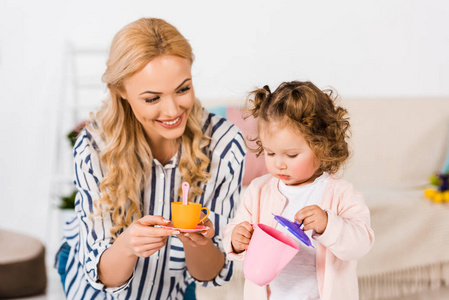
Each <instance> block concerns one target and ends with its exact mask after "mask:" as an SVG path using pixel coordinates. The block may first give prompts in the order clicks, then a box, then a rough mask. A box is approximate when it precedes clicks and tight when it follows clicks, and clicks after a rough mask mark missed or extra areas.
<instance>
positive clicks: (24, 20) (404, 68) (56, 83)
mask: <svg viewBox="0 0 449 300" xmlns="http://www.w3.org/2000/svg"><path fill="white" fill-rule="evenodd" d="M144 16H151V17H160V18H164V19H166V20H167V21H169V22H171V23H172V24H174V25H175V26H177V27H178V28H179V30H180V31H181V32H182V33H183V34H184V35H185V36H186V37H187V38H188V39H189V40H190V42H191V43H192V46H193V48H194V52H195V54H196V57H197V59H196V61H195V64H194V76H195V88H196V92H197V96H198V97H199V98H200V99H202V100H203V102H204V103H206V104H208V105H211V104H213V103H220V102H221V101H223V100H224V99H233V100H240V99H243V98H244V96H245V93H246V92H247V91H249V90H251V89H252V88H254V87H255V86H256V85H259V86H260V85H263V84H270V85H271V86H272V87H273V88H274V87H275V86H276V85H277V84H278V83H280V82H281V81H284V80H293V79H300V80H304V79H308V80H312V81H314V82H315V83H317V84H318V85H319V86H320V87H327V86H332V87H334V88H336V89H337V90H338V91H339V93H340V94H341V95H342V96H343V97H383V96H388V97H402V96H406V97H415V96H436V97H439V96H445V97H447V96H449V31H448V28H449V22H448V20H449V2H447V1H443V0H441V1H437V0H429V1H418V0H415V1H405V0H403V1H391V0H378V1H358V0H343V1H331V0H323V1H299V0H283V1H270V0H258V1H254V0H251V1H248V0H243V1H242V0H228V1H221V2H218V1H210V0H193V1H181V0H172V1H160V0H159V1H149V0H146V1H143V0H141V1H119V0H108V1H106V0H101V1H100V0H95V1H92V0H90V1H86V0H77V1H58V0H41V1H33V0H0V92H1V96H2V100H1V101H2V105H1V109H0V141H1V147H0V149H1V150H0V151H1V152H0V170H1V172H0V191H1V196H0V228H11V229H15V230H18V231H22V232H28V233H30V234H32V235H34V236H37V237H39V238H40V239H42V240H43V241H46V240H48V236H47V234H46V232H48V231H46V225H47V224H49V223H48V222H46V221H42V220H46V219H49V218H50V213H49V212H50V210H49V193H50V191H49V187H50V179H49V178H50V175H51V173H52V168H53V164H54V159H53V157H54V155H55V151H54V150H55V143H56V139H57V137H56V132H57V128H56V120H57V112H58V105H59V104H60V103H61V101H62V99H63V98H64V97H65V96H66V94H65V89H64V84H65V82H66V78H65V77H64V76H65V74H66V73H64V66H65V63H64V49H65V46H66V43H67V42H71V43H73V44H75V45H80V46H94V47H107V46H108V44H109V42H110V41H111V39H112V37H113V35H114V34H115V33H116V32H117V31H118V30H119V29H120V28H121V27H123V26H124V25H125V24H127V23H129V22H131V21H133V20H135V19H137V18H140V17H144ZM92 101H98V99H92Z"/></svg>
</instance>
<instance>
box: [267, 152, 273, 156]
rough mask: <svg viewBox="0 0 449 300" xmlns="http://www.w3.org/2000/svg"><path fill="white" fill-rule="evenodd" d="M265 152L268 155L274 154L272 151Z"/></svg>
mask: <svg viewBox="0 0 449 300" xmlns="http://www.w3.org/2000/svg"><path fill="white" fill-rule="evenodd" d="M266 154H267V155H268V156H274V153H271V152H266Z"/></svg>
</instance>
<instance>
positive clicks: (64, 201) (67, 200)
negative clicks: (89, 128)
mask: <svg viewBox="0 0 449 300" xmlns="http://www.w3.org/2000/svg"><path fill="white" fill-rule="evenodd" d="M87 123H88V121H82V122H80V123H79V124H78V125H76V126H75V128H74V129H73V130H72V131H70V132H69V133H68V134H67V135H66V137H67V139H68V140H69V142H70V145H71V146H72V148H73V147H74V146H75V143H76V139H77V138H78V135H79V133H80V132H81V130H83V128H84V127H85V126H86V125H87ZM75 197H76V189H73V191H72V192H71V193H70V194H68V195H66V196H62V197H61V202H60V204H59V206H58V208H60V209H67V210H73V209H74V208H75Z"/></svg>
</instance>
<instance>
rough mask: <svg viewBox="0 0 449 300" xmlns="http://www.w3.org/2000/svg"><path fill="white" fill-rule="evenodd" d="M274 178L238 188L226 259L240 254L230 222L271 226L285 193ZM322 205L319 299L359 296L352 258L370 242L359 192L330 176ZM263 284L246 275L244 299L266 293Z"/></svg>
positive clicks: (316, 237)
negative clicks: (323, 223) (240, 190)
mask: <svg viewBox="0 0 449 300" xmlns="http://www.w3.org/2000/svg"><path fill="white" fill-rule="evenodd" d="M278 184H279V179H277V178H275V177H272V176H271V175H270V174H267V175H264V176H262V177H259V178H256V179H254V180H253V181H252V182H251V184H250V185H249V186H248V188H247V190H246V191H245V193H244V194H243V197H242V201H241V204H240V206H239V208H238V209H237V212H236V216H235V217H234V219H232V220H231V222H230V223H229V224H228V225H227V226H226V227H225V228H224V231H223V246H224V249H225V252H226V253H227V256H228V258H229V259H235V260H243V258H244V255H245V252H243V253H240V254H236V253H234V252H233V250H232V246H231V234H232V230H233V229H234V227H235V226H236V225H237V224H239V223H240V222H243V221H248V222H250V223H263V224H267V225H270V226H272V227H275V226H276V224H277V222H276V220H275V219H274V218H273V215H272V214H271V213H273V214H276V215H280V214H281V213H282V211H283V210H284V208H285V205H286V202H287V199H286V198H285V197H284V196H283V195H282V194H281V193H280V192H279V189H278ZM320 206H321V208H323V209H324V210H326V212H327V214H328V223H327V228H326V230H325V231H324V232H323V234H321V235H318V234H313V235H312V237H313V239H314V240H315V241H317V242H318V243H317V254H316V270H317V280H318V287H319V292H320V297H321V299H323V300H340V299H341V300H350V299H354V300H356V299H359V297H358V282H357V259H359V258H361V257H362V256H364V255H366V254H367V253H368V251H369V250H370V249H371V247H372V245H373V243H374V232H373V230H372V229H371V228H370V213H369V210H368V207H367V206H366V204H365V202H364V200H363V197H362V195H361V194H360V193H359V192H357V191H356V190H355V189H354V187H353V186H352V184H350V183H349V182H347V181H345V180H343V179H336V178H333V177H330V178H329V181H328V183H327V185H326V188H325V190H324V194H323V199H322V201H321V205H320ZM267 291H268V289H267V286H264V287H259V286H257V285H255V284H253V283H251V282H250V281H248V280H245V288H244V299H261V300H263V299H268V294H267Z"/></svg>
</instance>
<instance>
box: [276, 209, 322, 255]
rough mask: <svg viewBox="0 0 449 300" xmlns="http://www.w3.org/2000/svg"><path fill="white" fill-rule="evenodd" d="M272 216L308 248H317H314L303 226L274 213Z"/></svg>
mask: <svg viewBox="0 0 449 300" xmlns="http://www.w3.org/2000/svg"><path fill="white" fill-rule="evenodd" d="M272 215H273V216H274V219H275V220H276V221H278V222H279V224H281V225H282V226H284V227H285V228H286V229H287V230H288V231H289V232H290V233H291V234H293V235H294V236H295V237H297V238H298V239H299V240H300V241H301V242H303V243H304V244H305V245H307V246H310V247H312V248H315V247H313V245H312V242H311V241H310V239H309V237H308V236H307V234H305V232H304V231H303V230H302V229H301V224H298V222H296V221H295V222H291V221H289V220H288V219H286V218H284V217H282V216H277V215H275V214H273V213H272Z"/></svg>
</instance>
